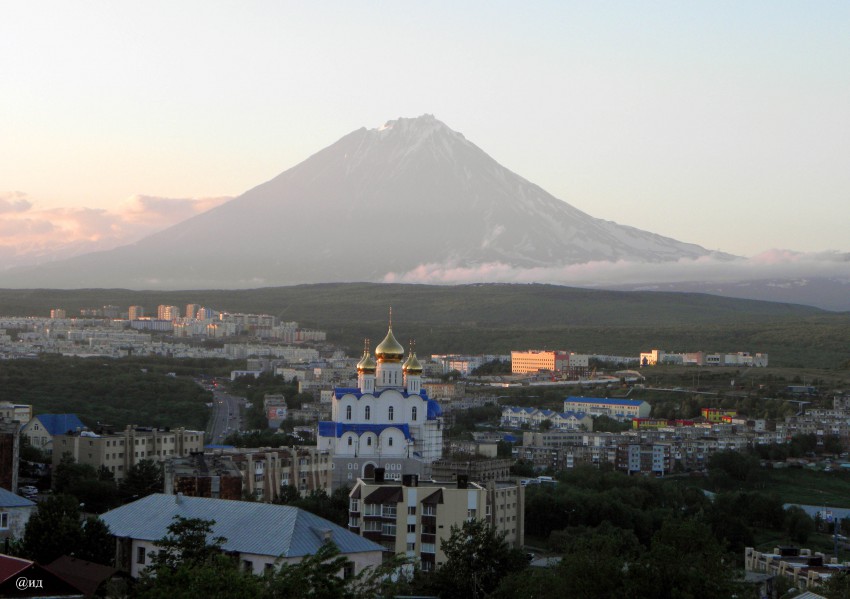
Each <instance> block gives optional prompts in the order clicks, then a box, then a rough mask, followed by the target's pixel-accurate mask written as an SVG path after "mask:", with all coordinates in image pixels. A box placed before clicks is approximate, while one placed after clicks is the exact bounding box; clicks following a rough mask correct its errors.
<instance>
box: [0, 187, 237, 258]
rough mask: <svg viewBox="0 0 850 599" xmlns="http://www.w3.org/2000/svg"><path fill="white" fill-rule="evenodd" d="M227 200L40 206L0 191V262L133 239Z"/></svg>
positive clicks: (66, 254) (140, 199)
mask: <svg viewBox="0 0 850 599" xmlns="http://www.w3.org/2000/svg"><path fill="white" fill-rule="evenodd" d="M229 199H231V198H229V197H215V198H159V197H153V196H145V195H136V196H132V197H130V198H128V199H127V200H125V201H123V202H121V203H120V204H119V205H118V206H117V207H116V208H115V209H113V210H106V209H102V208H47V209H42V208H38V207H37V202H35V201H34V200H33V199H31V198H29V197H28V195H27V194H26V193H23V192H20V191H12V192H0V261H2V264H3V266H4V267H5V268H11V267H14V266H26V265H32V264H38V263H42V262H48V261H52V260H59V259H64V258H70V257H72V256H77V255H79V254H84V253H87V252H95V251H101V250H109V249H112V248H115V247H118V246H120V245H126V244H128V243H134V242H136V241H138V240H140V239H142V238H143V237H146V236H148V235H151V234H152V233H156V232H157V231H160V230H162V229H165V228H167V227H170V226H171V225H174V224H177V223H178V222H180V221H183V220H185V219H187V218H190V217H192V216H195V215H196V214H200V213H202V212H205V211H207V210H209V209H210V208H213V207H215V206H218V205H219V204H223V203H224V202H226V201H228V200H229Z"/></svg>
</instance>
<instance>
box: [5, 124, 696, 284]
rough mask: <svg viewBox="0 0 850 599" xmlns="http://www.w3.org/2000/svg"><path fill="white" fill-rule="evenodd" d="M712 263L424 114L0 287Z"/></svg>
mask: <svg viewBox="0 0 850 599" xmlns="http://www.w3.org/2000/svg"><path fill="white" fill-rule="evenodd" d="M709 253H710V252H708V251H707V250H705V249H703V248H701V247H699V246H697V245H693V244H687V243H682V242H678V241H676V240H673V239H670V238H666V237H662V236H659V235H655V234H652V233H648V232H645V231H641V230H638V229H634V228H631V227H626V226H621V225H617V224H615V223H612V222H608V221H603V220H600V219H596V218H593V217H591V216H589V215H587V214H585V213H583V212H581V211H580V210H577V209H575V208H573V207H572V206H570V205H569V204H567V203H565V202H562V201H560V200H558V199H556V198H554V197H553V196H551V195H549V194H548V193H546V192H545V191H544V190H543V189H541V188H540V187H538V186H537V185H534V184H532V183H530V182H528V181H526V180H525V179H523V178H522V177H520V176H518V175H516V174H514V173H512V172H511V171H509V170H508V169H506V168H504V167H502V166H501V165H499V164H498V163H497V162H496V161H495V160H493V159H492V158H490V157H489V156H488V155H487V154H485V153H484V152H483V151H482V150H480V149H479V148H478V147H477V146H475V145H474V144H472V143H470V142H469V141H467V140H466V139H465V138H464V137H463V135H461V134H460V133H457V132H455V131H452V130H451V129H449V128H448V127H447V126H445V125H444V124H443V123H441V122H440V121H438V120H437V119H435V118H434V117H433V116H430V115H426V116H422V117H419V118H415V119H398V120H396V121H391V122H389V123H387V124H386V125H385V126H383V127H381V128H379V129H371V130H367V129H359V130H357V131H354V132H352V133H350V134H348V135H346V136H345V137H343V138H342V139H340V140H339V141H337V142H336V143H334V144H333V145H331V146H329V147H327V148H325V149H324V150H322V151H320V152H318V153H317V154H315V155H313V156H311V157H310V158H308V159H307V160H305V161H304V162H302V163H300V164H298V165H296V166H295V167H293V168H291V169H289V170H287V171H286V172H284V173H282V174H281V175H279V176H277V177H275V178H274V179H272V180H271V181H268V182H266V183H263V184H262V185H259V186H257V187H255V188H254V189H251V190H249V191H248V192H246V193H245V194H243V195H242V196H240V197H238V198H236V199H234V200H231V201H230V202H227V203H225V204H223V205H221V206H219V207H217V208H214V209H212V210H210V211H208V212H206V213H204V214H201V215H198V216H195V217H193V218H191V219H189V220H186V221H184V222H182V223H180V224H178V225H175V226H173V227H171V228H169V229H166V230H164V231H162V232H160V233H157V234H155V235H152V236H150V237H148V238H146V239H143V240H142V241H139V242H138V243H136V244H133V245H129V246H125V247H122V248H117V249H115V250H112V251H109V252H100V253H96V254H90V255H86V256H81V257H77V258H73V259H71V260H67V261H64V262H61V263H56V264H51V265H46V266H44V267H40V268H38V269H34V270H32V271H18V272H17V273H8V274H4V275H3V276H2V278H0V285H2V286H17V287H20V286H50V287H83V286H93V287H100V286H109V287H114V286H122V287H133V288H184V289H185V288H193V287H194V288H197V287H224V288H245V287H257V286H263V285H286V284H296V283H306V282H328V281H378V280H382V279H383V278H384V277H385V275H387V273H404V272H407V271H410V270H413V269H415V268H417V267H418V266H420V265H422V264H444V265H451V266H477V265H481V264H487V263H493V262H499V263H503V264H508V265H511V266H514V267H521V268H527V267H535V266H558V265H566V264H576V263H584V262H588V261H595V260H601V261H610V260H622V259H628V260H632V261H643V262H660V261H667V260H677V259H680V258H695V257H699V256H704V255H707V254H709Z"/></svg>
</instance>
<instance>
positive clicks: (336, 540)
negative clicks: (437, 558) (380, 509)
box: [100, 493, 383, 578]
mask: <svg viewBox="0 0 850 599" xmlns="http://www.w3.org/2000/svg"><path fill="white" fill-rule="evenodd" d="M177 516H179V517H182V518H198V519H201V520H213V521H215V524H213V526H212V535H211V536H212V537H224V539H225V541H224V542H223V543H222V546H221V547H222V550H223V551H224V552H225V553H227V554H228V555H231V556H233V557H234V558H235V559H238V560H239V561H240V563H241V564H242V567H243V568H244V569H245V570H247V571H249V572H253V573H254V574H257V575H261V574H263V572H265V571H267V570H269V569H272V568H276V567H278V566H279V565H280V564H291V563H297V562H300V561H301V560H302V559H303V558H305V557H307V556H310V555H313V554H314V553H316V552H317V551H318V550H319V549H320V548H321V546H322V545H323V544H324V543H325V542H332V543H333V544H334V545H336V546H337V548H338V549H339V550H340V553H341V555H342V556H343V557H345V558H346V559H347V560H349V563H350V564H351V566H352V571H351V573H352V574H354V575H357V574H359V573H360V572H361V571H363V569H364V568H367V567H374V566H378V565H380V564H381V560H382V555H383V547H381V546H380V545H378V544H376V543H373V542H371V541H369V540H368V539H364V538H362V537H360V536H358V535H356V534H354V533H352V532H350V531H348V530H346V529H344V528H343V527H341V526H338V525H336V524H334V523H333V522H329V521H328V520H325V519H324V518H320V517H319V516H316V515H315V514H311V513H310V512H306V511H304V510H302V509H299V508H297V507H293V506H289V505H273V504H268V503H255V502H251V501H231V500H228V499H210V498H206V497H185V496H183V495H182V494H177V495H164V494H159V493H158V494H154V495H148V496H147V497H143V498H142V499H139V500H138V501H134V502H133V503H128V504H127V505H123V506H121V507H119V508H116V509H114V510H110V511H108V512H106V513H105V514H103V515H101V516H100V519H101V520H103V522H104V523H105V524H106V525H107V526H109V531H110V533H111V534H112V535H113V536H114V537H115V540H116V543H115V549H116V554H115V565H116V566H117V567H118V568H119V569H122V570H125V571H127V572H129V573H130V575H131V576H132V577H133V578H137V577H138V576H139V575H140V574H141V573H142V571H143V570H144V569H145V568H147V567H148V566H149V565H150V563H151V560H150V554H151V553H156V552H157V551H158V547H157V541H159V540H160V539H162V538H163V537H165V536H166V535H167V534H168V527H169V526H170V525H171V524H172V523H173V522H174V518H175V517H177ZM340 574H341V575H342V572H341V573H340Z"/></svg>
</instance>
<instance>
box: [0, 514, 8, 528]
mask: <svg viewBox="0 0 850 599" xmlns="http://www.w3.org/2000/svg"><path fill="white" fill-rule="evenodd" d="M0 528H9V512H2V513H0Z"/></svg>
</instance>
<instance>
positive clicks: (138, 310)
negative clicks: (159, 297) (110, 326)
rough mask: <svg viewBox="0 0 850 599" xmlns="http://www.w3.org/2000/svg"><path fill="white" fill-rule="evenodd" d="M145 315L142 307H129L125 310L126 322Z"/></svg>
mask: <svg viewBox="0 0 850 599" xmlns="http://www.w3.org/2000/svg"><path fill="white" fill-rule="evenodd" d="M144 315H145V309H144V307H142V306H130V307H129V308H128V309H127V319H128V320H138V319H139V318H141V317H143V316H144Z"/></svg>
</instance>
